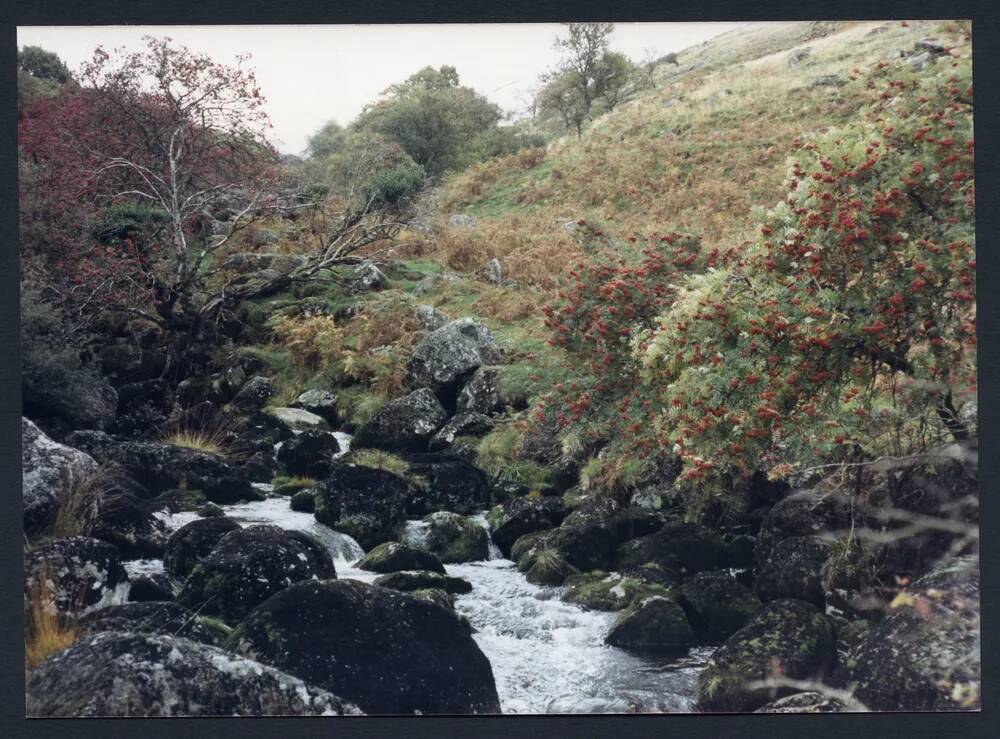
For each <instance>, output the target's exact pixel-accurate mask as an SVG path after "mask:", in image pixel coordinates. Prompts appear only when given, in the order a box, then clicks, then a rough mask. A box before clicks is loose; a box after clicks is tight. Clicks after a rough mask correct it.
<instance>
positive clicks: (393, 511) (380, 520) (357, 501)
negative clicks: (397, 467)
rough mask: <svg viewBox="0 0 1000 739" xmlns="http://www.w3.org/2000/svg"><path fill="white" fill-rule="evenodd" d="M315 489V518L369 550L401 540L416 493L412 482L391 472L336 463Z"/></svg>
mask: <svg viewBox="0 0 1000 739" xmlns="http://www.w3.org/2000/svg"><path fill="white" fill-rule="evenodd" d="M314 490H315V493H316V494H315V513H314V515H315V516H316V520H317V521H319V522H320V523H322V524H325V525H326V526H329V527H330V528H331V529H334V530H335V531H341V532H343V533H345V534H347V535H348V536H351V537H353V538H354V539H356V540H357V542H358V544H360V545H361V546H362V547H363V548H364V549H366V550H367V549H371V548H372V547H375V546H378V545H379V544H381V543H383V542H386V541H397V540H398V539H399V534H400V533H401V531H402V527H403V524H404V523H405V521H406V502H407V501H408V500H409V499H410V498H411V497H412V495H413V494H414V493H413V486H412V485H411V484H410V483H409V482H407V481H406V480H404V479H403V478H401V477H398V476H397V475H394V474H392V473H391V472H386V471H385V470H380V469H376V468H374V467H362V466H360V465H353V464H347V463H344V464H337V465H334V468H333V471H332V472H331V473H330V475H329V476H328V477H327V478H326V480H324V481H323V482H321V483H319V484H317V485H316V487H315V488H314Z"/></svg>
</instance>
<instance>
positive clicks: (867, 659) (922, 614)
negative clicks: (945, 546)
mask: <svg viewBox="0 0 1000 739" xmlns="http://www.w3.org/2000/svg"><path fill="white" fill-rule="evenodd" d="M979 592H980V584H979V561H978V558H976V557H961V558H958V559H953V560H950V561H947V562H945V563H943V564H942V565H939V566H938V567H937V568H936V569H935V570H933V571H932V572H930V573H929V574H927V575H924V576H923V577H921V578H919V579H917V580H916V581H914V582H913V583H912V584H911V585H910V586H908V587H907V588H906V589H905V590H904V591H903V592H902V594H901V596H900V597H898V598H897V600H896V607H895V608H893V609H891V611H890V613H889V615H888V616H887V617H886V618H885V619H884V620H883V621H881V622H880V623H878V624H876V625H874V626H873V627H872V628H871V629H870V630H869V631H868V632H867V633H866V634H864V635H863V637H862V638H861V639H860V640H859V641H858V643H857V644H856V646H855V647H854V648H853V649H851V651H850V653H849V655H848V658H847V660H846V667H847V670H848V672H849V681H850V682H852V683H855V684H856V689H855V696H856V697H857V698H858V700H860V701H861V702H863V703H864V704H865V705H867V706H868V707H869V708H872V709H874V710H880V711H954V710H961V709H966V710H967V709H976V708H978V707H979V705H980V699H979V694H980V692H981V686H980V682H981V679H982V677H981V656H980V648H979V638H980V605H979ZM963 695H964V696H970V699H969V700H968V701H963Z"/></svg>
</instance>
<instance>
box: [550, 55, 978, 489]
mask: <svg viewBox="0 0 1000 739" xmlns="http://www.w3.org/2000/svg"><path fill="white" fill-rule="evenodd" d="M852 77H853V78H855V84H859V85H865V86H866V88H867V89H868V90H870V92H871V95H872V101H871V105H870V107H869V109H868V114H867V116H866V117H865V119H864V120H862V121H859V122H858V123H857V124H852V125H849V126H846V127H844V128H842V129H837V130H831V131H828V132H826V133H825V134H823V135H818V136H815V137H812V140H811V141H809V142H802V141H799V140H796V141H794V142H792V149H793V155H792V157H791V159H790V163H789V182H788V185H789V190H788V195H787V197H786V199H785V200H784V202H782V203H780V204H779V205H778V206H777V207H775V208H774V209H773V210H772V211H770V212H769V213H767V214H764V215H763V217H762V223H761V225H760V228H759V233H758V235H757V238H756V239H755V240H754V241H752V242H746V243H744V244H742V245H740V246H739V248H735V249H734V248H730V249H727V250H725V251H723V252H721V253H720V252H719V251H718V250H713V251H712V252H709V253H707V254H706V253H704V250H702V249H700V248H699V247H698V245H697V241H696V240H694V239H681V240H680V241H678V240H677V239H674V242H673V243H672V244H671V242H669V241H667V242H664V243H665V245H666V246H667V247H673V248H674V250H675V251H676V249H677V248H678V246H679V247H680V248H681V249H682V250H688V254H687V256H686V257H683V259H681V260H680V261H678V259H677V256H674V257H673V258H671V257H670V255H669V251H668V253H667V254H666V255H663V254H660V253H659V252H652V253H647V254H646V257H645V261H644V262H643V264H642V265H640V266H638V267H629V266H626V265H625V264H623V263H622V264H619V265H617V266H615V265H613V264H609V263H607V262H606V261H604V260H602V259H600V258H597V259H595V260H593V261H592V262H591V263H590V264H586V265H583V266H582V267H580V268H578V269H577V270H576V271H575V272H574V275H573V277H574V280H575V282H574V283H572V284H571V285H570V286H569V287H568V289H567V290H566V292H565V293H564V294H563V295H562V296H561V297H562V300H561V302H560V303H559V304H557V305H556V306H554V307H553V308H552V309H551V310H550V311H549V313H548V316H549V325H550V328H552V330H553V333H554V335H553V342H554V343H556V344H558V345H560V346H563V347H565V348H566V349H567V350H568V351H569V352H570V353H571V354H572V355H575V356H576V357H578V358H579V359H580V360H582V361H583V362H584V363H585V365H586V367H587V368H588V369H589V371H590V372H591V373H592V376H593V379H592V384H590V385H588V386H587V388H586V392H584V393H583V394H581V393H580V392H579V390H580V388H579V384H578V386H577V387H573V386H570V387H569V392H568V393H567V392H566V388H563V393H562V396H563V397H561V398H560V399H559V400H558V401H557V402H556V405H557V406H558V409H557V410H556V411H555V413H556V414H557V417H558V418H559V419H560V420H561V421H562V422H563V423H564V424H567V423H572V422H574V421H576V420H578V419H580V418H581V417H582V413H583V411H581V408H582V409H584V411H585V410H586V409H587V408H588V406H591V405H594V404H595V403H596V401H598V400H600V401H601V403H602V404H603V405H604V406H605V408H606V409H607V407H608V403H609V402H610V403H611V404H612V405H613V409H614V412H615V413H616V415H617V421H616V423H617V425H613V426H609V428H608V429H607V431H608V437H609V438H610V439H612V440H614V441H613V443H615V444H616V445H617V446H619V447H620V448H621V451H622V453H624V454H627V455H629V454H630V455H635V456H642V457H648V456H650V455H651V454H653V453H656V454H677V455H678V456H679V457H680V458H681V459H682V461H683V463H684V467H683V473H682V478H683V479H685V480H689V481H692V482H695V481H704V480H705V479H707V478H710V477H715V478H718V477H724V476H731V475H747V474H750V473H752V472H753V471H754V470H757V469H762V468H763V469H765V470H767V471H768V472H769V473H770V474H771V475H772V476H780V475H784V474H788V473H790V472H792V471H795V470H797V469H802V468H803V467H806V466H810V465H815V464H821V463H823V462H825V461H831V460H833V461H836V460H839V459H843V458H844V457H845V456H846V454H847V453H848V452H850V453H851V454H852V455H857V454H859V453H860V454H878V453H892V454H903V453H908V452H910V451H913V450H914V449H916V448H919V447H922V446H925V445H927V444H929V443H932V442H936V441H939V440H941V439H942V438H945V437H946V436H949V435H950V436H951V437H954V438H959V439H960V438H962V437H963V436H965V435H966V433H967V431H966V429H965V428H964V426H963V425H962V423H961V422H960V421H959V418H958V414H957V412H956V408H957V407H959V406H960V405H961V403H962V402H964V401H965V400H966V399H971V398H974V397H975V357H974V353H975V341H976V338H975V337H976V332H975V267H976V261H975V251H974V244H975V234H974V174H973V132H972V87H971V84H970V80H971V69H970V65H969V60H968V59H954V60H952V63H949V62H948V60H945V61H944V62H941V63H939V64H937V65H936V66H935V67H933V68H931V69H929V70H927V69H925V70H923V71H922V72H914V71H912V70H910V69H907V70H904V69H903V67H902V65H888V64H886V63H880V64H879V65H878V66H877V67H876V68H875V69H874V70H872V72H871V73H870V74H869V75H867V77H864V78H862V75H861V74H860V73H859V72H857V71H855V73H854V74H853V75H852ZM678 256H679V255H678ZM609 389H611V391H610V392H609ZM540 412H547V410H546V409H544V408H543V409H540Z"/></svg>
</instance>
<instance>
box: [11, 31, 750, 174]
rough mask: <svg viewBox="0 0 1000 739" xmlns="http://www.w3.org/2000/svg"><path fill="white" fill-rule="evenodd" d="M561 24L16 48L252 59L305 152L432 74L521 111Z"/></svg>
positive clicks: (279, 136)
mask: <svg viewBox="0 0 1000 739" xmlns="http://www.w3.org/2000/svg"><path fill="white" fill-rule="evenodd" d="M738 25H741V24H739V23H619V24H617V25H616V27H615V32H614V34H613V35H612V37H611V47H612V48H613V49H615V50H616V51H621V52H623V53H625V54H626V55H628V56H629V57H631V58H632V60H633V61H639V60H640V59H642V57H643V56H644V52H645V50H646V49H648V48H653V49H655V50H656V53H657V55H658V56H662V55H663V54H666V53H668V52H671V51H680V50H681V49H683V48H686V47H688V46H692V45H694V44H698V43H701V42H702V41H704V40H706V39H708V38H711V37H712V36H716V35H718V34H720V33H724V32H726V31H728V30H730V29H732V28H735V27H737V26H738ZM562 30H563V29H561V28H560V26H559V25H558V24H540V23H539V24H509V23H508V24H479V25H473V24H450V25H443V24H442V25H431V24H428V25H340V26H306V25H286V26H49V27H40V26H30V27H21V28H18V30H17V42H18V45H19V46H20V45H26V44H27V45H35V46H41V47H43V48H45V49H48V50H49V51H54V52H56V53H57V54H58V55H59V56H60V57H62V59H63V60H64V61H65V62H66V63H67V64H68V65H69V67H70V69H71V70H74V71H75V70H76V68H77V67H78V65H79V64H80V63H81V62H83V61H84V60H85V59H89V58H90V56H91V54H92V53H93V51H94V48H95V47H96V46H97V45H98V44H101V45H103V46H105V47H106V48H114V47H117V46H127V47H130V48H139V47H140V46H141V38H142V36H144V35H146V34H151V35H156V36H164V35H166V36H170V37H171V38H172V39H174V40H175V41H176V42H178V43H181V44H184V45H185V46H188V47H190V48H191V49H193V50H195V51H199V52H203V53H206V54H208V55H209V56H211V57H212V58H213V59H215V60H216V61H219V62H223V63H228V62H232V61H233V58H234V57H235V56H236V55H237V54H243V53H249V54H250V55H251V59H250V64H251V65H252V66H253V67H254V69H255V70H256V73H257V82H258V84H259V85H260V87H261V91H262V92H263V94H264V96H265V98H266V99H267V112H268V114H269V115H270V117H271V122H272V124H273V125H274V132H273V134H274V135H273V143H274V144H275V145H276V146H277V147H278V148H279V149H280V150H281V151H282V152H285V153H296V154H297V153H301V152H302V150H303V149H304V148H305V145H306V141H307V139H308V138H309V136H310V135H311V134H313V133H315V132H316V130H317V129H319V127H320V126H322V125H323V124H324V123H325V122H327V121H329V120H336V121H337V122H338V123H341V124H346V123H348V122H350V121H351V120H352V119H353V118H354V117H355V116H357V115H358V113H360V112H361V109H362V108H363V107H364V105H365V104H366V103H368V102H371V101H372V100H373V99H374V98H375V97H376V96H377V95H378V94H379V93H380V92H381V91H382V90H384V89H385V88H386V87H388V86H389V85H391V84H392V83H394V82H400V81H402V80H404V79H406V78H407V77H409V76H410V75H411V74H413V73H414V72H416V71H417V70H418V69H420V68H422V67H425V66H427V65H432V66H434V67H438V66H441V65H443V64H450V65H452V66H454V67H455V68H456V69H457V70H458V73H459V76H460V78H461V80H462V83H463V84H465V85H469V86H471V87H474V88H475V89H476V90H478V91H479V92H480V93H482V94H484V95H486V97H488V98H489V99H490V100H492V101H494V102H496V103H498V104H499V105H500V107H501V108H502V109H503V110H505V111H506V110H511V109H518V108H521V107H523V103H522V98H523V97H524V94H525V93H526V91H527V90H529V89H530V88H531V87H532V86H533V85H534V84H535V83H536V81H537V79H538V75H539V74H540V73H541V72H543V71H544V70H545V69H546V68H548V67H550V66H552V65H553V64H554V63H555V62H556V61H557V59H558V58H559V52H558V51H556V50H555V49H554V48H553V40H554V38H555V36H556V34H557V33H560V32H561V31H562Z"/></svg>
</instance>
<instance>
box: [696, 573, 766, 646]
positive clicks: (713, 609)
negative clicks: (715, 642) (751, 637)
mask: <svg viewBox="0 0 1000 739" xmlns="http://www.w3.org/2000/svg"><path fill="white" fill-rule="evenodd" d="M681 592H683V594H684V600H685V601H686V602H687V604H688V606H689V607H690V608H691V610H692V611H693V612H694V613H695V614H696V616H697V620H698V621H699V622H700V623H699V624H698V625H699V626H700V627H701V628H702V629H703V630H704V631H705V632H706V633H707V635H708V636H709V637H710V638H713V639H725V638H727V637H729V636H731V635H732V634H734V633H735V632H737V631H739V630H740V629H741V628H743V626H745V625H746V623H747V622H748V621H749V620H750V619H751V618H753V616H754V614H755V613H757V611H759V610H760V608H761V603H760V600H759V599H758V598H757V597H756V596H755V595H754V594H753V593H751V592H750V591H749V590H747V588H745V587H744V586H743V585H741V584H740V583H738V582H737V581H736V578H734V577H733V576H732V575H731V574H729V573H728V572H726V571H722V570H715V571H711V572H699V573H698V574H697V575H694V576H692V577H690V578H688V579H687V580H685V581H684V584H683V585H682V586H681Z"/></svg>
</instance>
